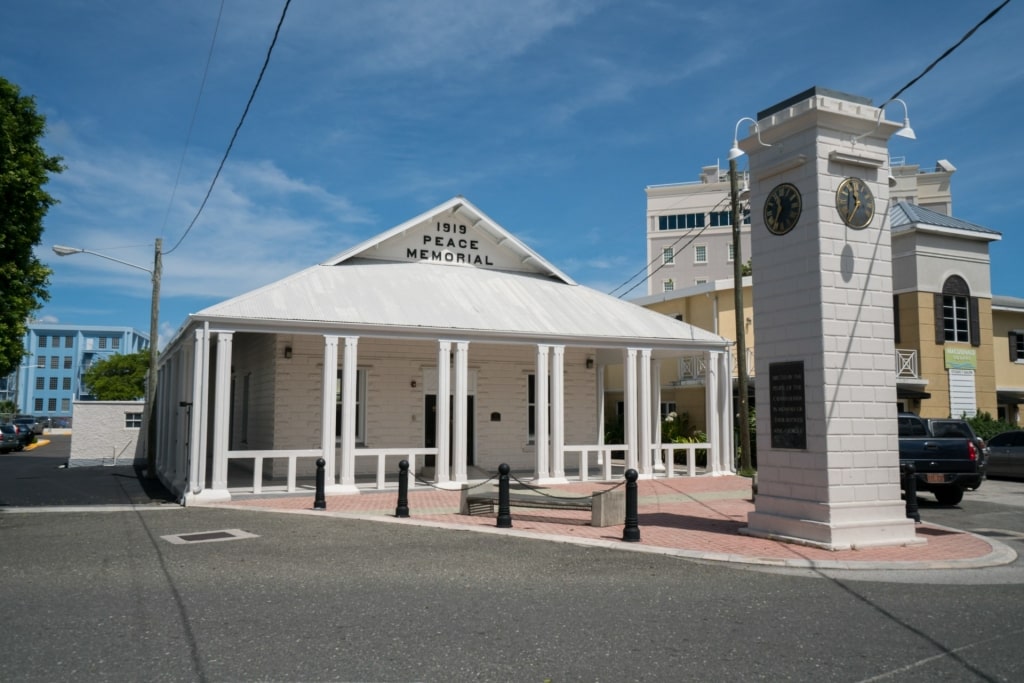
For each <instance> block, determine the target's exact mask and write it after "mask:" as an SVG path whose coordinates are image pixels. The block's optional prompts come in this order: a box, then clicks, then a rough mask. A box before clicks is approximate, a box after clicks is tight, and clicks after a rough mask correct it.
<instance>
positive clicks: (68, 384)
mask: <svg viewBox="0 0 1024 683" xmlns="http://www.w3.org/2000/svg"><path fill="white" fill-rule="evenodd" d="M64 391H71V378H70V377H65V378H64Z"/></svg>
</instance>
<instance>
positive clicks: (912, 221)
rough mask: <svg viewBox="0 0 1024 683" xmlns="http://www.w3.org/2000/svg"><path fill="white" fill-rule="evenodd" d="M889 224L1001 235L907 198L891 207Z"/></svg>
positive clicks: (899, 226) (894, 227)
mask: <svg viewBox="0 0 1024 683" xmlns="http://www.w3.org/2000/svg"><path fill="white" fill-rule="evenodd" d="M889 225H890V226H891V227H892V229H894V230H895V229H898V228H902V227H909V226H912V225H932V226H937V227H940V228H952V229H954V230H967V231H968V232H976V233H979V234H983V235H990V236H992V237H994V238H995V239H998V238H999V237H1000V236H1001V235H1000V233H998V232H996V231H995V230H989V229H988V228H985V227H982V226H980V225H976V224H975V223H969V222H967V221H964V220H960V219H959V218H954V217H952V216H947V215H946V214H942V213H938V212H937V211H932V210H931V209H926V208H924V207H921V206H918V205H917V204H911V203H910V202H908V201H906V200H902V199H901V200H899V201H898V202H896V203H895V204H893V206H892V208H891V209H889Z"/></svg>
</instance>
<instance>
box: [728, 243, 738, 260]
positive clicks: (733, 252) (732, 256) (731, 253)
mask: <svg viewBox="0 0 1024 683" xmlns="http://www.w3.org/2000/svg"><path fill="white" fill-rule="evenodd" d="M735 260H736V245H735V244H733V243H732V242H729V256H728V263H732V262H733V261H735Z"/></svg>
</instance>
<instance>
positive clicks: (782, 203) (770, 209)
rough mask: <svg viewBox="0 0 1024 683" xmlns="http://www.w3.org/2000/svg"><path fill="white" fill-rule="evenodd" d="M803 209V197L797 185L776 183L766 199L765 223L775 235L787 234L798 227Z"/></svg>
mask: <svg viewBox="0 0 1024 683" xmlns="http://www.w3.org/2000/svg"><path fill="white" fill-rule="evenodd" d="M801 211H803V198H802V197H801V196H800V190H798V189H797V187H796V185H793V184H792V183H782V184H781V185H776V186H775V188H774V189H772V191H771V192H769V193H768V198H767V199H766V200H765V201H764V224H765V226H766V227H767V228H768V232H770V233H772V234H773V235H785V234H786V233H787V232H789V231H790V230H792V229H793V228H794V227H796V224H797V221H799V220H800V212H801Z"/></svg>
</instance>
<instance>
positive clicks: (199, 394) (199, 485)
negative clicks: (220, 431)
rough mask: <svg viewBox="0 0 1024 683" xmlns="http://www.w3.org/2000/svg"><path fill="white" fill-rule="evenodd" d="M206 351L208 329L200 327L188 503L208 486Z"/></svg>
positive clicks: (195, 360)
mask: <svg viewBox="0 0 1024 683" xmlns="http://www.w3.org/2000/svg"><path fill="white" fill-rule="evenodd" d="M206 352H207V342H206V330H205V329H203V328H199V329H197V330H196V333H195V340H194V341H193V345H192V424H191V426H190V428H189V436H188V462H189V468H188V469H189V472H188V482H187V489H186V491H185V503H186V505H187V504H188V501H189V499H190V498H191V497H192V496H195V495H198V494H200V493H201V492H202V491H203V489H204V488H206V467H205V466H204V464H203V460H204V457H203V454H204V453H205V452H206V441H205V439H204V438H203V434H204V433H205V427H204V425H205V424H206V408H205V402H204V400H203V398H204V397H205V396H206V387H207V383H206V379H207V378H206V371H205V363H204V359H205V357H206Z"/></svg>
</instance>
